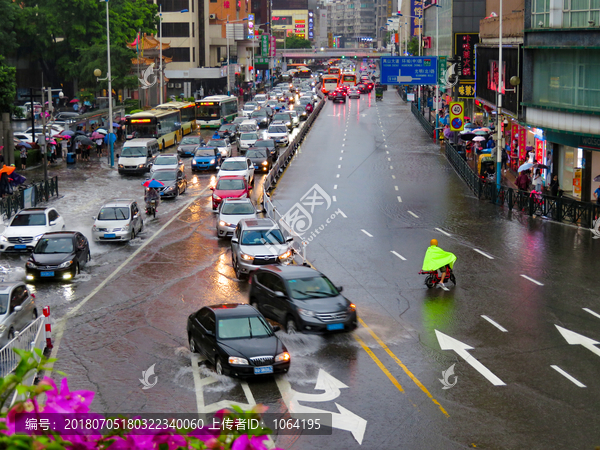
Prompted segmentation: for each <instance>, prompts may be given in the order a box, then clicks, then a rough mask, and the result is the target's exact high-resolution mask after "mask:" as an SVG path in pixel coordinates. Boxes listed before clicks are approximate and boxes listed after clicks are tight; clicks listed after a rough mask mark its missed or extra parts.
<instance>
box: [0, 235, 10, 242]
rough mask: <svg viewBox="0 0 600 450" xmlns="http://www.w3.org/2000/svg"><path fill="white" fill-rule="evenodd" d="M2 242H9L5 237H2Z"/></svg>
mask: <svg viewBox="0 0 600 450" xmlns="http://www.w3.org/2000/svg"><path fill="white" fill-rule="evenodd" d="M0 241H2V242H8V239H6V237H4V236H0Z"/></svg>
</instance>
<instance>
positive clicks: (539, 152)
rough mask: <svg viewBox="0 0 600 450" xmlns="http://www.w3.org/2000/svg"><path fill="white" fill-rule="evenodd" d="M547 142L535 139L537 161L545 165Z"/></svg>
mask: <svg viewBox="0 0 600 450" xmlns="http://www.w3.org/2000/svg"><path fill="white" fill-rule="evenodd" d="M545 144H546V141H543V140H541V139H538V138H536V139H535V160H536V161H537V162H539V163H542V164H543V163H544V159H546V145H545Z"/></svg>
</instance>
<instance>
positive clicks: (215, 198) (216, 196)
mask: <svg viewBox="0 0 600 450" xmlns="http://www.w3.org/2000/svg"><path fill="white" fill-rule="evenodd" d="M213 200H221V197H219V196H218V195H215V194H213Z"/></svg>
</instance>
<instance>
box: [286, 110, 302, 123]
mask: <svg viewBox="0 0 600 450" xmlns="http://www.w3.org/2000/svg"><path fill="white" fill-rule="evenodd" d="M288 112H289V113H290V116H292V126H293V127H298V126H299V125H300V116H299V115H298V112H297V111H295V110H293V109H290V110H289V111H288Z"/></svg>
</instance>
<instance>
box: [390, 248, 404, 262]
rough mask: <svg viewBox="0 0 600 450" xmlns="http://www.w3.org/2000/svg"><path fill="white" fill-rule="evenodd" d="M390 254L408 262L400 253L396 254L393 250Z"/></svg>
mask: <svg viewBox="0 0 600 450" xmlns="http://www.w3.org/2000/svg"><path fill="white" fill-rule="evenodd" d="M390 253H392V254H394V255H396V256H397V257H398V258H400V259H401V260H402V261H406V258H405V257H404V256H402V255H400V254H398V253H396V252H395V251H394V250H392V251H391V252H390Z"/></svg>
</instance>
